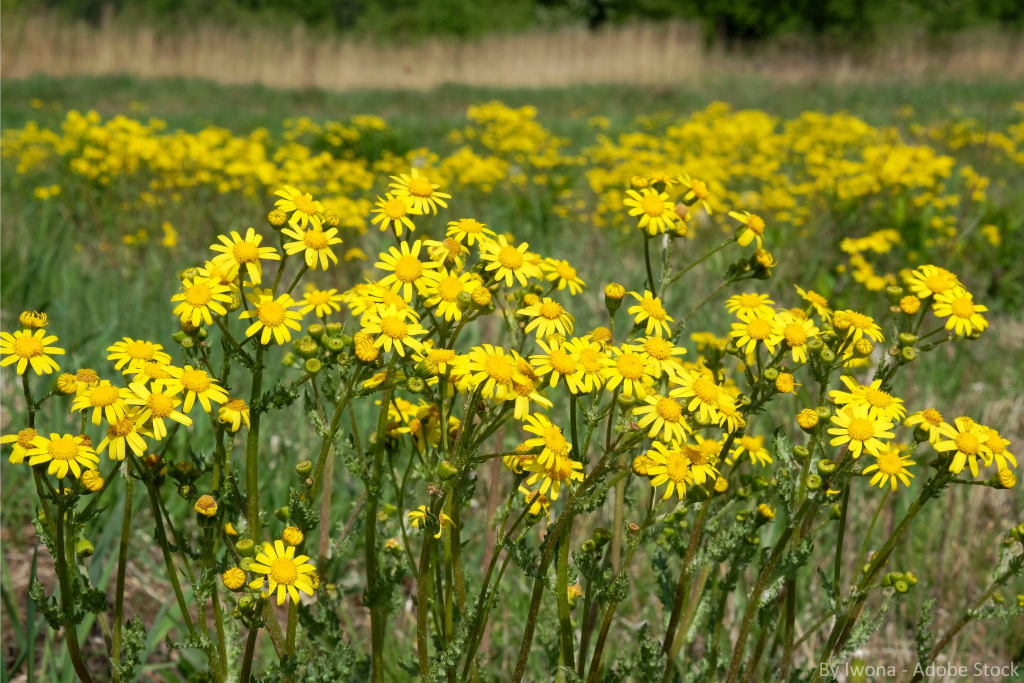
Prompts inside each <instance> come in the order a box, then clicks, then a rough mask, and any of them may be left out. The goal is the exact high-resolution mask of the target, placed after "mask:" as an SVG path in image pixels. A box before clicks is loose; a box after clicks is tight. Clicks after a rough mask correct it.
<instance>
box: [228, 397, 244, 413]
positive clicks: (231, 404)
mask: <svg viewBox="0 0 1024 683" xmlns="http://www.w3.org/2000/svg"><path fill="white" fill-rule="evenodd" d="M224 408H225V409H227V410H235V411H238V410H242V409H244V408H245V401H243V400H242V399H240V398H233V399H231V400H230V401H228V402H227V403H225V404H224Z"/></svg>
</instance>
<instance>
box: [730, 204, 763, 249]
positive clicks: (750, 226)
mask: <svg viewBox="0 0 1024 683" xmlns="http://www.w3.org/2000/svg"><path fill="white" fill-rule="evenodd" d="M729 216H730V218H735V219H736V220H738V221H739V222H740V223H741V224H743V228H742V229H741V230H740V231H739V234H738V235H737V239H736V241H737V242H738V243H739V245H740V246H741V247H745V246H747V245H748V244H750V243H751V242H753V241H754V240H757V248H758V249H760V248H761V247H762V246H764V228H765V225H764V219H763V218H761V217H760V216H758V215H757V214H753V213H750V212H749V211H743V212H738V211H730V212H729Z"/></svg>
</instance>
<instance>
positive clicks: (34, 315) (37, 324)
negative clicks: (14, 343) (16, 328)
mask: <svg viewBox="0 0 1024 683" xmlns="http://www.w3.org/2000/svg"><path fill="white" fill-rule="evenodd" d="M18 324H20V325H21V326H22V327H23V328H25V329H26V330H38V329H40V328H42V327H46V326H47V325H48V324H49V321H48V320H47V319H46V314H45V313H40V312H38V311H22V312H21V315H19V316H18Z"/></svg>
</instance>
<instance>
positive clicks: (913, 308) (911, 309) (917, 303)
mask: <svg viewBox="0 0 1024 683" xmlns="http://www.w3.org/2000/svg"><path fill="white" fill-rule="evenodd" d="M900 310H901V311H903V312H904V313H906V314H907V315H914V314H915V313H917V312H918V311H919V310H921V300H920V299H918V298H917V297H916V296H914V295H913V294H908V295H907V296H905V297H903V298H902V299H900Z"/></svg>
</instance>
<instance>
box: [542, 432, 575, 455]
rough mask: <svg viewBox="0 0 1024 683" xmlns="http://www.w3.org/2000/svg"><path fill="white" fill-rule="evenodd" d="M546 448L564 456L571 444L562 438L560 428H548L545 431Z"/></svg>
mask: <svg viewBox="0 0 1024 683" xmlns="http://www.w3.org/2000/svg"><path fill="white" fill-rule="evenodd" d="M542 438H543V439H544V447H545V448H547V449H548V450H549V451H551V452H552V453H555V454H556V455H564V454H565V451H567V450H568V446H569V444H568V443H567V442H566V440H565V437H564V436H562V430H561V429H559V428H558V427H554V426H551V427H547V428H545V429H544V434H543V437H542Z"/></svg>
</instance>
